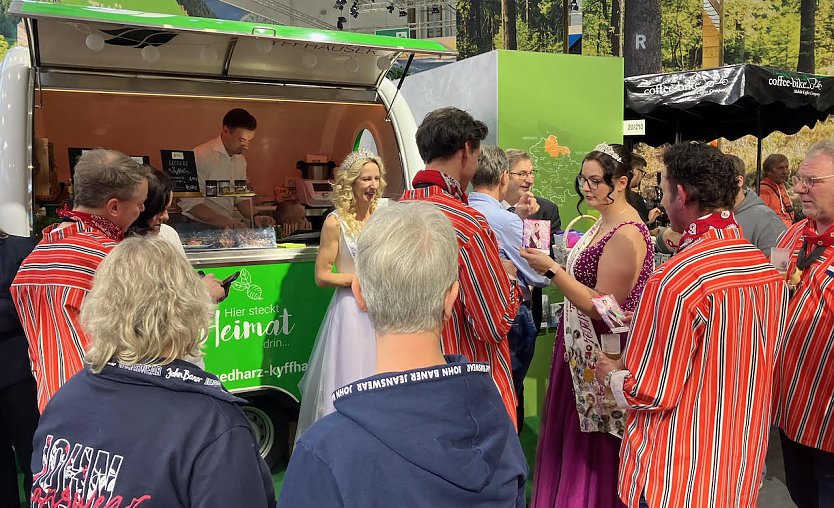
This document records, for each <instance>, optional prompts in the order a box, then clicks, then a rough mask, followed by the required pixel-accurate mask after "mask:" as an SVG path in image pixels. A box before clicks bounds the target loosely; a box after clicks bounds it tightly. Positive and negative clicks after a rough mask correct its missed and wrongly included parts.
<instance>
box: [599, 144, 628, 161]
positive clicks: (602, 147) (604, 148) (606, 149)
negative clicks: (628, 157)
mask: <svg viewBox="0 0 834 508" xmlns="http://www.w3.org/2000/svg"><path fill="white" fill-rule="evenodd" d="M594 151H595V152H602V153H604V154H605V155H607V156H609V157H611V158H612V159H614V160H615V161H617V162H619V163H620V164H622V163H623V158H622V157H620V156H619V155H617V152H615V151H614V147H612V146H611V145H609V144H608V143H600V144H598V145H597V146H595V147H594Z"/></svg>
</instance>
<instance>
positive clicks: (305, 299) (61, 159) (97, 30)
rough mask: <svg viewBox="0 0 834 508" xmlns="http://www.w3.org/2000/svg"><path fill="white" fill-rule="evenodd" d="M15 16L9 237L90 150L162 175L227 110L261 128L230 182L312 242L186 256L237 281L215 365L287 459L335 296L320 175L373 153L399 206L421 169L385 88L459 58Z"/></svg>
mask: <svg viewBox="0 0 834 508" xmlns="http://www.w3.org/2000/svg"><path fill="white" fill-rule="evenodd" d="M10 13H11V14H13V15H15V16H19V17H21V18H23V20H24V21H25V28H26V34H27V41H28V47H15V48H13V49H12V50H11V51H9V53H8V55H7V57H6V58H5V59H4V61H3V64H2V67H0V92H2V93H0V122H2V125H3V127H2V129H0V146H3V147H4V148H3V149H2V150H0V180H1V181H3V182H4V185H3V186H0V227H2V228H3V229H5V230H6V231H8V232H9V233H12V234H17V235H23V236H28V235H30V234H31V233H32V230H33V228H34V227H35V223H36V222H35V221H36V215H37V213H36V212H37V210H39V208H40V207H41V205H42V202H43V201H44V198H43V196H46V195H49V194H50V193H52V191H54V190H55V186H56V183H57V182H66V183H67V184H69V183H71V170H72V166H73V164H74V160H73V159H74V157H77V155H78V154H79V153H83V151H84V149H89V148H92V147H107V148H113V149H117V150H120V151H122V152H124V153H126V154H129V155H131V156H135V157H139V158H141V160H143V161H145V162H146V163H150V164H151V165H153V166H154V167H156V168H160V169H161V168H167V166H166V160H165V159H166V157H169V158H170V157H171V155H170V154H171V153H180V154H181V153H188V152H189V151H191V150H192V149H193V147H195V146H198V145H200V144H201V143H204V142H205V141H207V140H210V139H212V138H215V137H217V136H218V133H219V132H220V128H221V120H222V118H223V115H224V114H225V113H226V112H227V111H228V110H230V109H233V108H244V109H246V110H247V111H249V112H250V113H251V114H252V115H253V116H255V117H256V118H257V121H258V127H257V130H256V138H255V139H254V141H253V142H252V144H251V147H250V149H249V151H248V152H247V154H246V161H247V178H248V181H246V182H243V183H242V184H240V183H239V182H231V183H229V185H228V187H229V188H231V189H233V191H235V192H238V193H239V194H238V195H239V197H240V196H243V197H247V198H250V199H251V198H254V199H255V200H256V202H255V204H256V209H257V210H258V211H260V212H261V213H264V214H270V213H272V211H273V209H274V208H275V206H276V205H277V204H279V203H280V201H281V200H285V199H287V198H292V197H295V198H296V199H297V200H299V201H300V202H301V203H302V204H304V205H305V214H306V215H307V217H308V219H309V222H310V223H311V224H312V225H313V231H312V232H311V233H310V236H308V237H302V238H301V239H300V240H297V242H296V243H295V244H289V245H287V244H284V245H283V246H276V245H275V239H274V237H273V238H272V239H271V240H270V239H269V238H267V242H266V243H265V244H264V243H262V240H263V237H261V236H259V235H257V234H254V233H253V234H251V235H247V233H246V231H247V230H243V232H242V233H238V234H236V235H234V238H232V239H231V241H229V238H228V237H229V235H226V234H225V233H224V232H223V231H222V230H215V231H213V232H212V231H208V230H205V231H202V232H200V233H199V234H197V235H192V236H190V237H186V236H185V235H183V240H184V242H183V243H184V244H185V248H186V253H187V256H188V258H189V260H190V261H191V263H192V265H193V266H194V267H195V269H199V270H202V271H204V272H206V273H214V274H216V275H217V277H218V278H221V279H222V278H225V277H226V276H228V275H230V274H233V273H235V272H240V273H239V276H238V278H237V279H236V280H235V282H234V283H233V284H232V285H231V288H230V294H229V297H228V298H227V299H226V300H225V301H223V302H222V303H221V304H219V305H218V307H217V310H216V314H215V318H214V326H213V327H212V329H211V330H210V331H209V334H208V337H207V339H206V343H205V347H204V350H205V363H206V368H207V370H209V371H211V372H213V373H215V374H216V375H218V376H219V378H220V380H221V381H222V382H223V383H224V385H225V386H226V387H227V388H229V389H230V390H232V391H234V392H236V393H237V394H239V395H240V396H242V397H244V398H246V399H247V400H249V401H250V403H251V404H250V405H249V406H248V407H247V408H246V412H247V415H248V416H249V418H250V421H251V422H252V424H253V427H254V428H255V429H256V433H257V436H258V439H259V444H260V447H261V453H262V455H263V456H264V458H265V459H266V460H267V462H268V463H269V464H270V465H273V464H275V463H276V461H278V460H279V459H281V458H282V456H284V455H285V454H286V451H287V449H288V446H289V441H290V440H291V438H292V433H293V430H292V429H293V422H294V421H295V419H296V417H297V411H298V400H299V388H298V384H299V381H300V379H301V377H302V376H303V374H304V371H305V369H306V366H307V361H308V358H309V355H310V352H311V349H312V347H313V343H314V341H315V338H316V334H317V332H318V328H319V325H320V323H321V321H322V319H323V316H324V313H325V310H326V308H327V304H328V302H329V300H330V298H331V295H332V290H327V289H321V288H318V287H317V286H316V284H315V282H314V261H315V257H316V253H317V250H318V249H317V247H315V244H316V242H315V239H314V238H313V237H315V234H316V231H315V230H316V229H320V228H321V224H322V222H323V216H324V214H325V213H326V210H327V208H328V205H329V193H330V191H331V187H330V186H329V183H328V182H327V180H328V179H329V176H330V175H329V174H328V173H327V171H324V172H322V171H320V169H321V168H322V167H324V168H329V169H332V164H328V163H329V161H339V160H341V159H342V158H343V157H344V156H345V155H346V154H347V153H348V152H350V151H352V150H353V149H354V147H356V146H358V145H360V144H362V145H364V146H369V147H370V148H372V149H373V150H374V151H376V152H377V153H379V155H380V156H381V157H382V158H383V160H384V162H385V165H386V170H387V181H388V191H387V196H388V197H392V196H398V195H399V194H400V193H401V192H402V191H403V189H404V188H405V187H406V186H407V185H408V182H410V180H411V176H412V175H413V174H414V173H415V172H416V171H418V170H420V169H422V168H423V167H424V164H423V161H422V160H421V159H420V156H419V153H418V151H417V147H416V144H415V141H414V134H415V132H416V124H415V120H414V118H413V117H412V114H411V112H410V110H409V108H408V106H407V104H406V103H405V101H404V99H402V97H401V96H398V94H397V87H396V85H395V84H394V83H392V82H390V81H388V80H387V79H385V75H386V73H387V71H388V70H389V69H390V67H391V66H392V65H393V64H394V63H395V62H396V61H397V60H398V59H399V58H401V57H403V56H408V55H415V54H418V55H420V54H423V55H450V56H453V55H454V53H452V52H449V51H448V50H447V49H446V48H445V47H443V46H442V45H440V44H438V43H436V42H432V41H425V40H412V39H401V38H393V37H381V36H371V35H365V34H358V33H348V32H334V31H322V30H310V29H304V28H297V27H289V26H273V25H262V24H253V23H246V22H235V21H222V20H214V19H203V18H191V17H185V16H176V15H169V14H155V13H145V12H138V11H127V10H120V9H110V8H97V7H86V6H75V5H66V4H57V3H42V2H34V1H14V2H13V3H12V5H11V8H10ZM166 154H167V155H166ZM180 157H182V155H180ZM175 158H176V156H175ZM311 168H312V169H316V168H318V169H319V170H311ZM167 169H170V168H167ZM173 176H174V180H175V182H174V184H175V191H178V192H176V193H175V196H177V197H183V196H188V197H191V198H194V197H195V196H196V197H198V198H201V199H206V200H210V199H223V198H222V197H219V196H218V197H215V195H216V194H217V188H216V187H215V188H214V189H212V190H211V191H210V192H206V188H205V187H204V186H199V188H193V186H192V187H189V178H190V179H191V183H193V176H194V175H189V174H188V171H187V170H186V171H185V174H180V175H173ZM178 177H180V178H179V180H178ZM178 185H179V186H182V188H179V189H178V188H177V186H178ZM220 185H222V183H221V184H220ZM239 186H240V187H242V188H239ZM43 189H46V190H43ZM50 189H51V190H50ZM241 192H242V194H241ZM221 194H222V193H221ZM227 199H228V198H227ZM174 206H175V208H176V199H175V205H174ZM176 215H177V214H172V216H173V217H174V218H176ZM243 219H251V217H249V218H243ZM174 222H176V221H174ZM175 227H176V224H175ZM248 231H252V232H255V231H256V230H248ZM224 235H225V236H224ZM253 239H254V241H253ZM288 247H289V248H288Z"/></svg>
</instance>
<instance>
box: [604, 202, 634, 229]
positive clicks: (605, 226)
mask: <svg viewBox="0 0 834 508" xmlns="http://www.w3.org/2000/svg"><path fill="white" fill-rule="evenodd" d="M627 211H628V207H624V208H623V209H622V210H620V211H619V212H617V213H615V214H613V215H611V216H610V217H608V219H615V218H617V217H619V216H620V215H622V214H624V213H626V212H627ZM608 222H609V221H607V220H606V218H602V220H600V221H599V228H600V229H603V228H608V227H614V226H615V225H616V221H614V220H611V222H612V223H613V224H610V225H609V224H608Z"/></svg>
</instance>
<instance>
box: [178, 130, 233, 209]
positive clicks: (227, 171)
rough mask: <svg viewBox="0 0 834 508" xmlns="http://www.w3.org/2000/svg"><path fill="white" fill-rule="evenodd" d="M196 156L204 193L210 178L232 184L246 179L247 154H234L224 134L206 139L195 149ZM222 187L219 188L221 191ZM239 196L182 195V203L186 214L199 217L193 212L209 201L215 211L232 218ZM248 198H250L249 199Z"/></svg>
mask: <svg viewBox="0 0 834 508" xmlns="http://www.w3.org/2000/svg"><path fill="white" fill-rule="evenodd" d="M194 159H195V161H196V163H197V180H198V181H199V183H200V192H202V193H203V194H205V193H206V180H228V181H229V185H231V186H232V187H234V184H235V182H234V181H235V180H246V179H247V178H246V158H244V157H243V155H232V156H229V153H228V152H227V151H226V147H225V146H223V141H221V140H220V136H217V137H216V138H214V139H212V140H209V141H206V142H205V143H203V144H202V145H200V146H198V147H196V148H194ZM219 192H220V189H218V194H219ZM235 199H236V198H232V197H216V198H214V197H209V198H181V199H180V201H179V206H180V207H181V208H182V210H183V215H185V216H186V217H189V218H191V219H194V220H197V219H196V218H195V217H194V216H192V215H191V214H190V213H188V212H189V210H191V209H192V208H194V207H195V206H197V205H198V204H201V203H202V204H205V205H206V206H208V207H209V208H211V209H212V210H214V211H215V212H217V213H219V214H221V215H225V216H226V217H232V216H233V213H234V210H235ZM247 199H248V198H247Z"/></svg>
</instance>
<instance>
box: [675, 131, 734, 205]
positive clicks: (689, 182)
mask: <svg viewBox="0 0 834 508" xmlns="http://www.w3.org/2000/svg"><path fill="white" fill-rule="evenodd" d="M663 165H664V166H666V178H667V179H668V180H669V184H670V187H671V189H672V192H673V193H675V194H676V193H677V186H678V185H680V186H682V187H683V188H684V189H685V190H686V193H687V195H688V196H689V200H690V202H691V203H694V204H696V205H697V206H698V207H699V208H700V209H701V211H703V212H710V211H713V210H732V209H733V205H734V204H735V200H736V194H738V182H737V180H736V178H737V176H736V175H737V173H736V169H735V166H734V165H733V162H732V160H731V159H730V158H729V157H727V156H726V155H724V154H723V153H721V150H719V149H718V148H716V147H714V146H712V145H709V144H707V143H701V142H696V141H691V142H687V143H678V144H675V145H672V146H670V147H669V148H667V149H666V151H665V152H664V153H663Z"/></svg>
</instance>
